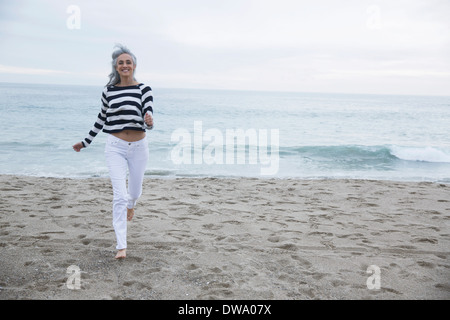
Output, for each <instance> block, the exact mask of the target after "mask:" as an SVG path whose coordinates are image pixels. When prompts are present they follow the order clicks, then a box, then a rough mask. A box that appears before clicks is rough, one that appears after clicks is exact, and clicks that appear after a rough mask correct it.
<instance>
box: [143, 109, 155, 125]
mask: <svg viewBox="0 0 450 320" xmlns="http://www.w3.org/2000/svg"><path fill="white" fill-rule="evenodd" d="M144 121H145V123H146V124H147V125H148V126H149V127H151V126H153V117H152V115H151V114H150V113H148V112H147V113H146V114H145V116H144Z"/></svg>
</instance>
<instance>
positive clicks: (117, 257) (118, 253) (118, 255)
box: [116, 249, 127, 259]
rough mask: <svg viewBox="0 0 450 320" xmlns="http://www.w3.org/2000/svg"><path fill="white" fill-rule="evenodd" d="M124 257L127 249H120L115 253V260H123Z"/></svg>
mask: <svg viewBox="0 0 450 320" xmlns="http://www.w3.org/2000/svg"><path fill="white" fill-rule="evenodd" d="M126 256H127V249H121V250H119V251H117V254H116V259H125V257H126Z"/></svg>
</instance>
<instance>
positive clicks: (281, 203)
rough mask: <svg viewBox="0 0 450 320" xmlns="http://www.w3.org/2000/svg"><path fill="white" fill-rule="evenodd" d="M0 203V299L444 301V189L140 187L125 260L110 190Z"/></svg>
mask: <svg viewBox="0 0 450 320" xmlns="http://www.w3.org/2000/svg"><path fill="white" fill-rule="evenodd" d="M0 192H1V201H0V240H1V242H0V299H166V300H173V299H258V300H259V299H264V300H272V299H281V300H285V299H296V300H297V299H449V298H450V260H449V254H450V246H449V244H450V228H449V223H450V221H449V218H450V186H449V185H443V184H435V183H427V182H422V183H419V182H417V183H416V182H393V181H361V180H289V179H286V180H277V179H273V180H272V179H267V180H263V179H213V178H205V179H190V178H185V179H172V180H170V179H167V180H166V179H146V180H145V182H144V191H143V194H142V197H141V199H140V201H139V203H138V206H137V208H136V215H135V217H134V218H133V221H131V222H130V223H129V225H128V252H127V253H128V257H127V258H126V259H125V260H123V261H117V260H115V259H114V255H115V252H116V250H115V236H114V232H113V228H112V218H111V215H112V214H111V207H112V204H111V202H112V189H111V186H110V182H109V180H108V179H101V178H97V179H78V180H77V179H54V178H34V177H18V176H5V175H4V176H0ZM371 265H375V266H378V267H379V268H380V274H379V276H380V277H379V279H380V289H378V290H377V289H372V290H370V289H369V288H368V286H367V280H368V278H369V277H370V276H373V275H372V274H371V273H367V269H368V267H369V266H371ZM70 266H76V267H78V268H79V269H80V271H81V279H80V285H81V287H80V289H75V290H71V289H69V288H68V285H67V281H68V280H70V281H69V284H72V285H76V282H72V279H73V278H72V276H73V275H74V274H72V276H71V274H70V273H68V268H69V267H70ZM369 283H370V284H373V283H375V282H373V281H369Z"/></svg>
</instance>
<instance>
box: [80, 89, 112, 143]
mask: <svg viewBox="0 0 450 320" xmlns="http://www.w3.org/2000/svg"><path fill="white" fill-rule="evenodd" d="M107 90H108V89H107V88H106V87H105V89H104V90H103V93H102V108H101V110H100V112H99V114H98V116H97V120H96V121H95V123H94V126H93V127H92V129H91V130H90V131H89V135H88V136H87V137H86V138H85V139H84V140H83V141H81V142H77V143H76V144H74V145H73V146H72V147H73V149H74V150H75V151H76V152H80V150H81V149H82V148H87V146H89V145H90V144H91V142H92V140H93V139H94V138H95V136H97V134H98V133H99V132H100V131H101V130H102V129H103V126H104V125H105V121H106V110H108V101H107V100H106V92H107Z"/></svg>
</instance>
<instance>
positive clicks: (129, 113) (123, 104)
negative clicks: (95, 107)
mask: <svg viewBox="0 0 450 320" xmlns="http://www.w3.org/2000/svg"><path fill="white" fill-rule="evenodd" d="M147 112H150V113H151V114H152V115H153V95H152V89H151V88H150V87H149V86H146V85H144V84H143V83H140V84H138V85H134V86H128V87H116V86H109V87H105V88H104V89H103V93H102V108H101V110H100V113H99V114H98V116H97V121H96V122H95V124H94V127H93V128H92V129H91V131H89V135H88V136H87V137H86V138H85V139H84V141H82V142H83V145H84V146H85V147H87V146H88V145H90V144H91V142H92V140H93V139H94V138H95V136H97V134H98V133H99V132H100V131H101V130H102V129H103V132H106V133H116V132H120V131H122V130H137V131H145V129H149V130H151V129H152V128H153V127H149V126H147V124H146V123H145V122H144V115H145V114H146V113H147Z"/></svg>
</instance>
